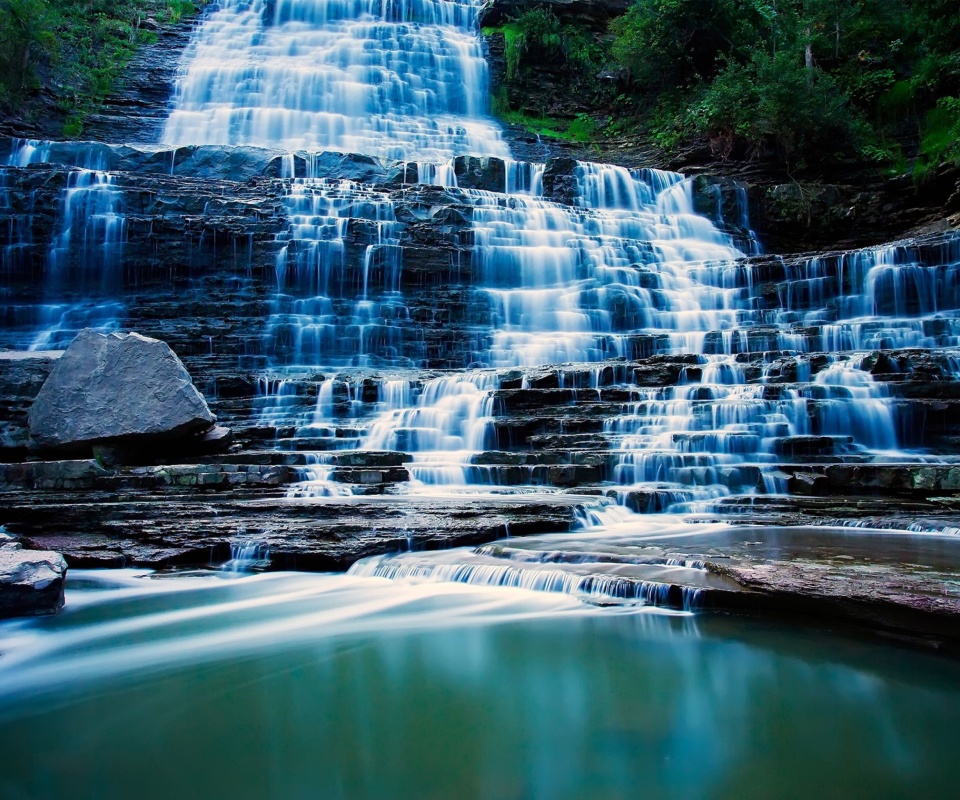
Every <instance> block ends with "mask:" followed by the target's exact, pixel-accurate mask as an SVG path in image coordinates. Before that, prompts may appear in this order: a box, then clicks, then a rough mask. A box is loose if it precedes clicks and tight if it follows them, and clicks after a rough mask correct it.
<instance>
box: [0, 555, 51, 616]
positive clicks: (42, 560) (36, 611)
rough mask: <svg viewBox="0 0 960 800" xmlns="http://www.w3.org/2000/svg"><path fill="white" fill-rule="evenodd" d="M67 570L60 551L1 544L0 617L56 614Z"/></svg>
mask: <svg viewBox="0 0 960 800" xmlns="http://www.w3.org/2000/svg"><path fill="white" fill-rule="evenodd" d="M66 573H67V563H66V561H64V559H63V556H62V555H60V554H59V553H54V552H52V551H49V550H24V549H22V547H21V546H20V545H19V544H12V543H6V544H0V618H3V617H26V616H39V615H43V614H56V613H57V612H58V611H59V610H60V609H61V608H62V607H63V579H64V577H65V576H66Z"/></svg>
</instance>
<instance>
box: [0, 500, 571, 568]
mask: <svg viewBox="0 0 960 800" xmlns="http://www.w3.org/2000/svg"><path fill="white" fill-rule="evenodd" d="M265 494H266V492H265ZM241 496H244V497H249V490H247V491H246V492H245V493H244V495H240V494H236V495H231V494H229V493H222V494H217V495H214V496H211V497H210V498H209V500H205V499H197V498H176V497H170V496H169V495H168V496H163V495H159V494H158V495H156V496H155V497H149V496H144V495H143V494H140V493H138V494H137V497H136V499H128V498H124V497H122V496H117V495H107V494H104V495H102V496H99V497H90V498H89V500H90V502H85V503H77V502H70V501H69V500H68V499H67V498H64V497H62V496H61V497H58V496H56V495H50V496H48V497H46V498H41V500H42V502H38V503H33V502H17V503H14V504H10V503H8V504H6V505H5V506H4V507H3V508H2V509H0V521H2V522H5V524H6V525H7V528H8V530H9V531H10V532H11V533H12V534H15V535H17V536H20V537H22V538H23V539H24V541H25V542H27V543H28V544H29V545H30V546H32V547H43V548H55V549H57V550H59V551H60V552H62V553H63V554H64V556H65V557H66V559H67V562H68V563H69V564H70V566H72V567H119V566H138V567H153V568H163V567H171V566H197V565H209V564H222V563H224V562H226V561H228V560H229V559H230V558H231V555H232V553H231V548H232V547H233V548H236V547H238V546H242V545H257V546H259V547H260V548H261V549H265V550H269V553H270V568H271V569H301V570H343V569H346V568H348V567H349V566H350V565H351V564H353V563H354V562H356V561H358V560H359V559H361V558H364V557H366V556H370V555H378V554H383V553H395V552H404V551H407V550H439V549H445V548H451V547H458V546H465V545H479V544H485V543H488V542H492V541H495V540H497V539H500V538H503V537H505V536H508V535H509V536H511V537H514V536H525V535H532V534H539V533H551V532H559V531H567V530H570V529H571V528H572V527H573V526H574V525H575V520H576V513H577V509H578V508H579V507H580V506H581V505H582V504H583V502H584V501H585V498H582V497H575V496H569V495H567V496H560V495H505V496H495V497H490V496H480V497H477V496H471V495H466V496H452V497H444V498H427V497H422V498H421V497H412V496H409V495H396V496H390V495H383V496H373V497H346V498H343V497H336V498H316V499H295V498H287V497H283V496H265V497H263V498H262V499H259V500H250V499H239V498H240V497H241Z"/></svg>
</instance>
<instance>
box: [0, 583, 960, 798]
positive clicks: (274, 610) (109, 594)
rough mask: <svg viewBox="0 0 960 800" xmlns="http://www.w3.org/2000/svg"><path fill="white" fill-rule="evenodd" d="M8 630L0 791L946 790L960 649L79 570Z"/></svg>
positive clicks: (587, 794)
mask: <svg viewBox="0 0 960 800" xmlns="http://www.w3.org/2000/svg"><path fill="white" fill-rule="evenodd" d="M71 575H72V576H71V581H70V589H69V592H68V605H67V607H66V609H65V610H64V612H63V613H62V614H61V615H60V616H58V617H55V618H50V619H43V620H32V621H14V622H7V623H4V624H2V625H0V753H2V762H3V769H2V770H0V797H2V798H54V797H57V798H60V797H71V798H98V800H111V799H112V798H128V797H137V798H191V797H234V798H247V797H249V798H288V799H293V798H339V797H343V798H366V797H389V798H453V797H465V798H468V797H478V798H479V797H482V798H518V799H519V798H567V797H569V798H619V797H642V796H647V797H649V796H661V797H679V798H685V797H690V798H727V797H729V798H734V797H737V798H743V797H763V798H778V797H784V798H786V797H791V798H799V797H818V798H826V797H847V798H848V797H870V798H884V797H890V798H903V797H907V796H911V797H921V796H923V797H952V796H955V791H956V787H957V785H958V781H960V759H957V758H956V756H955V754H954V749H955V747H954V742H955V735H956V731H957V730H958V729H960V664H957V663H955V662H953V661H949V660H944V659H940V658H937V657H935V656H932V655H928V654H925V653H920V652H915V651H911V650H904V649H899V648H896V647H890V646H884V645H881V644H877V643H875V642H867V641H860V640H857V639H853V638H850V637H842V636H839V635H837V634H832V633H827V632H821V631H816V630H812V629H804V628H796V627H785V626H783V625H777V624H773V623H765V622H759V621H757V620H744V619H738V618H735V617H725V616H713V615H696V616H695V615H690V614H680V613H671V612H664V611H658V610H654V609H644V608H636V607H635V608H595V607H591V606H588V605H585V604H583V603H581V602H579V601H578V600H576V599H575V598H573V597H568V596H564V595H557V594H549V593H537V592H530V591H525V590H520V589H504V588H487V587H475V586H464V585H456V584H442V583H440V584H437V583H428V584H419V585H417V584H407V583H399V582H393V581H388V580H385V579H380V578H363V577H354V576H343V575H338V576H323V575H304V574H293V573H288V574H271V575H263V576H253V577H241V578H226V577H222V576H213V575H202V574H197V575H193V576H178V577H168V578H161V577H158V576H150V575H149V574H146V573H141V572H133V571H121V572H108V573H96V572H82V571H74V572H73V573H72V574H71Z"/></svg>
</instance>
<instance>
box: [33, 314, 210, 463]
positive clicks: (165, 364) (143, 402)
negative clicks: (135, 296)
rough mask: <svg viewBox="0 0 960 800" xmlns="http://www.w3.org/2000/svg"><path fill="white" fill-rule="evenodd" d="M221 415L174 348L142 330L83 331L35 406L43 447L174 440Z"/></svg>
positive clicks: (36, 441)
mask: <svg viewBox="0 0 960 800" xmlns="http://www.w3.org/2000/svg"><path fill="white" fill-rule="evenodd" d="M215 421H216V417H214V415H213V414H211V413H210V409H209V408H208V407H207V403H206V401H205V400H204V399H203V395H201V394H200V392H199V391H197V389H196V387H195V386H194V385H193V381H192V380H191V379H190V375H189V373H188V372H187V370H186V368H185V367H184V366H183V364H182V363H181V361H180V359H179V358H177V356H176V354H175V353H174V352H173V351H172V350H171V349H170V347H169V346H168V345H167V344H166V343H165V342H161V341H159V340H158V339H149V338H147V337H146V336H141V335H140V334H137V333H128V334H119V333H111V334H109V335H106V336H105V335H103V334H101V333H97V332H96V331H92V330H89V329H88V330H84V331H81V332H80V333H79V334H78V335H77V338H76V339H74V340H73V343H72V344H71V345H70V347H68V348H67V350H66V352H65V353H64V354H63V356H62V357H61V358H60V359H59V360H58V361H57V363H56V366H55V367H54V368H53V370H52V371H51V373H50V377H49V378H47V380H46V382H45V383H44V384H43V387H42V388H41V389H40V392H39V394H38V395H37V399H36V400H35V401H34V403H33V406H32V407H31V408H30V438H31V441H32V445H33V446H34V447H35V448H39V449H61V450H63V449H73V450H76V449H78V448H82V447H84V446H91V445H97V444H106V445H108V446H109V445H121V446H132V445H136V444H137V443H138V442H142V443H148V442H151V441H158V440H162V441H164V442H170V440H176V439H179V438H182V437H187V436H192V435H194V434H197V433H202V432H203V431H206V430H207V429H209V428H210V427H211V426H212V425H213V423H214V422H215Z"/></svg>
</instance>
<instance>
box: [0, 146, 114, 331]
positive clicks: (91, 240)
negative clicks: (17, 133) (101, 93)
mask: <svg viewBox="0 0 960 800" xmlns="http://www.w3.org/2000/svg"><path fill="white" fill-rule="evenodd" d="M76 156H77V158H76V159H75V163H73V164H71V169H70V172H69V174H68V175H67V185H66V188H65V189H64V190H63V192H62V195H61V199H60V203H61V212H60V224H59V228H58V230H57V231H56V233H55V235H54V238H53V241H52V242H51V243H50V246H49V249H48V251H47V255H46V263H45V267H44V293H45V298H44V300H45V301H46V302H43V303H39V304H36V303H31V304H29V305H24V306H21V307H19V308H18V309H16V314H17V316H19V319H18V320H17V322H18V323H19V324H21V325H23V326H24V327H25V328H27V330H28V331H30V333H29V334H28V336H30V339H29V340H28V341H27V342H25V345H26V347H27V349H30V350H52V349H57V348H62V347H65V346H66V345H67V344H69V343H70V342H71V341H72V340H73V338H74V337H75V336H76V334H77V333H78V332H79V331H80V330H82V329H83V328H95V329H96V330H99V331H101V332H109V331H113V330H116V329H117V328H118V327H119V321H118V317H119V316H120V315H121V314H122V312H123V304H122V303H121V302H119V301H118V300H117V299H115V298H116V297H117V295H118V294H119V292H118V286H119V281H120V269H121V265H122V258H123V246H124V242H125V241H126V235H127V229H126V217H125V214H124V208H123V194H122V192H121V191H120V190H119V188H118V187H117V185H116V180H115V178H114V176H113V175H111V174H110V173H109V172H108V171H107V170H106V165H105V164H104V163H103V161H104V159H103V154H102V153H100V152H98V151H97V150H95V149H93V148H89V149H86V148H82V147H81V148H78V149H77V150H76ZM50 158H51V146H50V143H48V142H38V141H28V140H20V141H18V140H14V142H13V145H12V147H11V152H10V155H9V157H8V159H7V166H8V167H17V168H21V169H22V168H25V167H28V166H30V165H31V164H40V163H44V162H48V161H49V160H50ZM5 179H6V176H5ZM3 188H5V187H0V193H2V194H3V195H4V201H3V204H4V205H7V206H9V201H8V200H7V199H6V198H7V197H8V196H9V195H8V192H5V191H3ZM10 219H11V223H10V224H11V225H13V226H15V227H16V229H15V230H14V229H11V230H10V232H9V238H8V241H11V242H12V244H11V245H8V246H7V247H5V248H4V253H3V256H2V260H3V265H4V271H8V270H10V269H14V270H16V269H25V268H27V265H26V264H23V263H20V262H22V255H21V253H22V252H23V251H24V250H25V248H27V247H29V246H30V245H32V244H33V242H32V241H30V239H29V234H28V233H27V232H28V231H29V230H30V227H31V226H30V222H29V217H28V218H27V219H21V218H20V217H19V216H18V215H16V214H12V215H11V216H10ZM77 295H80V296H81V297H85V298H87V299H84V300H81V301H79V302H76V301H74V297H75V296H77ZM91 295H100V296H101V297H103V298H105V299H103V300H99V301H91V300H90V299H89V298H90V296H91Z"/></svg>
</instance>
